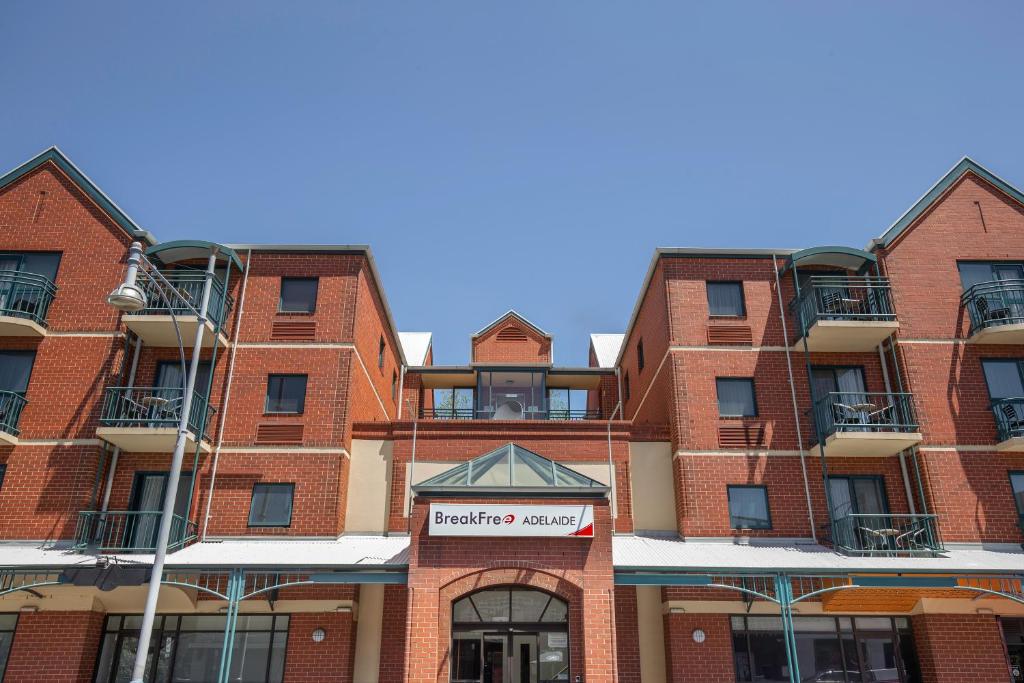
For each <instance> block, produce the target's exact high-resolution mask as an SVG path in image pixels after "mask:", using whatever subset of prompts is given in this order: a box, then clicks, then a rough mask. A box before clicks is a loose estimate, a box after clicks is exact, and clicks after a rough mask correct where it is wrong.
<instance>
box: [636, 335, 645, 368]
mask: <svg viewBox="0 0 1024 683" xmlns="http://www.w3.org/2000/svg"><path fill="white" fill-rule="evenodd" d="M636 369H637V370H639V371H640V372H643V370H644V340H643V339H641V340H640V341H638V342H637V343H636Z"/></svg>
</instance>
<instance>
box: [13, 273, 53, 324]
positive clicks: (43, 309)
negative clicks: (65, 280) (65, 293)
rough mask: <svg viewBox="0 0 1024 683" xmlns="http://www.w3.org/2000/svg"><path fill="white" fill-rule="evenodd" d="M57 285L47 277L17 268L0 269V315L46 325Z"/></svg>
mask: <svg viewBox="0 0 1024 683" xmlns="http://www.w3.org/2000/svg"><path fill="white" fill-rule="evenodd" d="M56 295H57V285H55V284H53V282H51V281H50V279H49V278H47V277H43V276H42V275H36V274H35V273H26V272H23V271H17V270H0V315H8V316H11V317H14V318H25V319H26V320H31V321H32V322H34V323H37V324H38V325H41V326H42V327H46V313H47V312H48V311H49V310H50V304H51V303H52V302H53V297H54V296H56Z"/></svg>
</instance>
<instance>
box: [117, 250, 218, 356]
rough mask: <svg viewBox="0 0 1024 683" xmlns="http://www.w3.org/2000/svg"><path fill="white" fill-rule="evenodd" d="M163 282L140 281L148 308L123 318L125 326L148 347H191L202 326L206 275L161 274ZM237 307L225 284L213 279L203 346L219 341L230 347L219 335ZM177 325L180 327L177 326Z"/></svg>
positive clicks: (192, 272) (178, 271) (187, 272)
mask: <svg viewBox="0 0 1024 683" xmlns="http://www.w3.org/2000/svg"><path fill="white" fill-rule="evenodd" d="M159 275H160V276H162V278H157V279H153V280H151V279H147V278H140V279H139V282H138V285H139V287H141V288H142V290H143V291H144V292H145V294H146V307H145V308H143V309H142V310H140V311H138V312H137V313H130V314H126V315H124V316H123V318H122V319H123V320H124V324H125V325H126V326H127V327H128V329H130V330H132V331H133V332H135V334H137V335H139V337H141V338H142V341H143V342H144V343H145V344H146V345H148V346H170V347H177V346H178V344H179V338H180V341H181V342H183V343H184V344H185V345H190V344H191V343H192V339H193V338H194V337H195V334H196V328H197V327H198V326H199V316H197V315H196V312H197V311H198V310H199V308H200V306H201V304H202V300H203V286H204V284H205V282H206V273H205V272H204V271H201V270H186V269H175V270H161V271H159ZM233 304H234V301H233V300H232V298H231V296H230V295H229V294H227V293H226V292H225V288H224V283H223V281H221V279H220V278H218V277H216V276H214V277H213V280H212V285H211V289H210V301H209V305H208V310H207V320H206V332H205V333H204V335H203V346H204V347H205V348H210V347H212V346H213V344H214V341H215V340H216V341H217V343H219V344H220V345H221V346H227V343H228V340H227V337H226V336H225V335H224V334H223V333H222V332H221V331H220V330H221V328H222V327H223V325H224V323H225V322H226V321H227V318H228V315H229V313H230V312H231V307H232V305H233ZM175 323H177V325H175Z"/></svg>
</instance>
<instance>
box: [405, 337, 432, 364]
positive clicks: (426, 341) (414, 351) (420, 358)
mask: <svg viewBox="0 0 1024 683" xmlns="http://www.w3.org/2000/svg"><path fill="white" fill-rule="evenodd" d="M431 337H432V334H431V333H430V332H399V333H398V341H399V343H401V345H402V350H403V351H404V352H405V359H406V360H407V361H408V362H409V365H416V366H420V365H423V364H424V363H426V362H427V353H428V352H429V351H430V343H431Z"/></svg>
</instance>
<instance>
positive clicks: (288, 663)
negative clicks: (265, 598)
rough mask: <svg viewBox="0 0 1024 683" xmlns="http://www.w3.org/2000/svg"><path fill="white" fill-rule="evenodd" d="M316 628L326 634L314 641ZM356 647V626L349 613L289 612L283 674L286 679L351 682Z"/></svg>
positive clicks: (308, 682)
mask: <svg viewBox="0 0 1024 683" xmlns="http://www.w3.org/2000/svg"><path fill="white" fill-rule="evenodd" d="M318 628H320V629H323V631H324V633H325V634H326V637H325V638H324V639H323V640H322V641H321V642H319V643H314V642H313V638H312V634H313V631H314V630H315V629H318ZM355 651H356V629H355V622H354V621H353V619H352V614H351V613H345V612H320V613H309V614H292V615H291V616H290V617H289V619H288V649H287V652H286V653H285V660H284V661H285V671H284V678H285V680H286V681H288V683H316V682H317V681H333V682H335V683H350V682H351V681H352V671H353V667H354V666H355Z"/></svg>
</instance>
